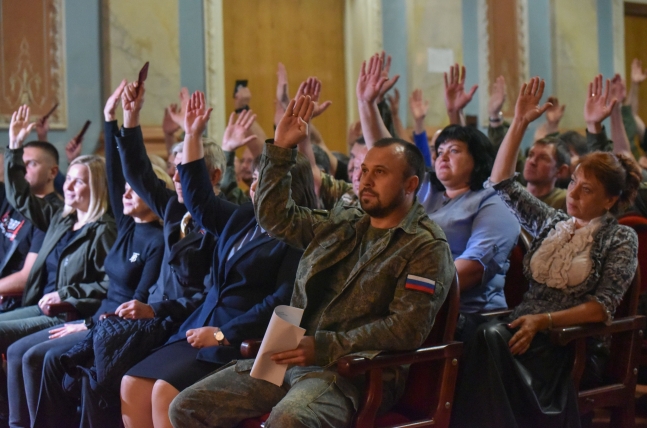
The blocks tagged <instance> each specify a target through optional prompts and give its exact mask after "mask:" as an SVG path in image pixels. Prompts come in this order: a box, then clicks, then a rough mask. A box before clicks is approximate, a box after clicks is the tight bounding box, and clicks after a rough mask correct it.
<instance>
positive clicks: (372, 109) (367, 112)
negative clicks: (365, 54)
mask: <svg viewBox="0 0 647 428" xmlns="http://www.w3.org/2000/svg"><path fill="white" fill-rule="evenodd" d="M383 62H384V56H383V55H382V57H380V55H378V54H375V55H373V56H372V57H371V59H370V60H369V62H368V64H367V63H366V61H364V62H363V63H362V68H361V70H360V73H359V78H358V79H357V86H356V88H355V90H356V93H357V107H358V108H359V117H360V122H361V124H362V133H363V135H364V140H366V146H367V147H368V148H369V149H370V148H371V147H373V143H375V142H376V141H377V140H380V139H382V138H389V137H391V134H390V133H389V131H388V130H387V129H386V126H384V122H383V121H382V117H381V116H380V110H379V109H378V107H377V100H378V98H379V96H380V93H381V91H382V88H383V87H384V86H385V85H386V86H389V85H390V86H393V85H394V84H395V82H396V81H397V80H398V78H399V77H400V76H397V75H396V76H394V77H393V78H391V79H388V78H387V77H385V76H383V75H382V69H383Z"/></svg>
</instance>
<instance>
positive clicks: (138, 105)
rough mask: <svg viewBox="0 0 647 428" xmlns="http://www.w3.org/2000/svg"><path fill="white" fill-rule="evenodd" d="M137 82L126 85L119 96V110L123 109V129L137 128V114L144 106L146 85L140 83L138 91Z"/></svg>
mask: <svg viewBox="0 0 647 428" xmlns="http://www.w3.org/2000/svg"><path fill="white" fill-rule="evenodd" d="M138 85H139V82H136V81H135V82H132V83H129V84H127V85H126V87H125V88H124V91H123V93H122V94H121V108H123V109H124V128H135V127H137V126H139V112H140V111H141V109H142V106H143V105H144V95H146V84H145V83H142V86H141V88H139V90H138Z"/></svg>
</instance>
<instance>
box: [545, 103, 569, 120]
mask: <svg viewBox="0 0 647 428" xmlns="http://www.w3.org/2000/svg"><path fill="white" fill-rule="evenodd" d="M547 101H548V102H549V103H551V104H552V105H551V106H550V107H548V109H547V110H546V122H548V124H549V125H551V126H553V127H556V126H558V125H559V122H560V121H561V120H562V117H564V111H565V110H566V104H562V105H560V104H559V100H558V99H557V97H548V100H547Z"/></svg>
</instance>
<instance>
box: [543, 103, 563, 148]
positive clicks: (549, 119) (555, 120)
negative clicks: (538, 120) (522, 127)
mask: <svg viewBox="0 0 647 428" xmlns="http://www.w3.org/2000/svg"><path fill="white" fill-rule="evenodd" d="M548 102H549V103H551V104H552V106H551V107H550V108H549V109H548V110H546V122H544V123H542V124H541V125H539V126H538V127H537V129H536V130H535V141H537V140H540V139H542V138H544V137H546V136H548V135H551V134H557V133H559V122H560V121H561V120H562V117H564V111H565V110H566V104H562V105H560V104H559V100H558V99H557V97H548Z"/></svg>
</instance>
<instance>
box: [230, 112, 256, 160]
mask: <svg viewBox="0 0 647 428" xmlns="http://www.w3.org/2000/svg"><path fill="white" fill-rule="evenodd" d="M234 116H235V113H232V114H231V115H230V116H229V124H227V128H225V133H224V134H223V136H222V149H223V150H225V151H228V152H233V151H234V150H236V149H237V148H239V147H242V146H244V145H245V144H247V143H249V142H250V141H253V140H255V139H256V135H254V134H252V135H248V131H249V128H251V127H252V124H253V123H254V121H255V120H256V115H255V114H254V112H253V111H251V110H244V111H242V112H241V113H240V114H239V115H238V118H236V121H235V122H234Z"/></svg>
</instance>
